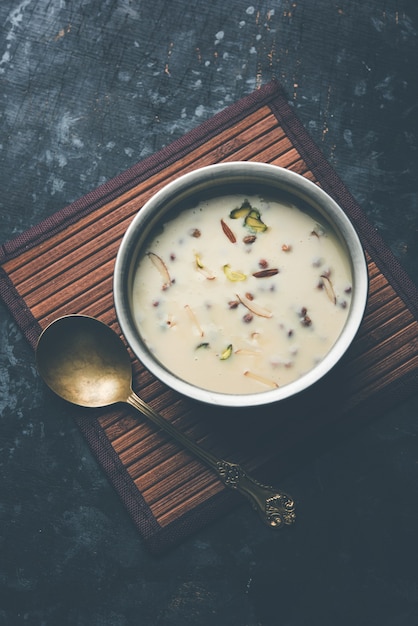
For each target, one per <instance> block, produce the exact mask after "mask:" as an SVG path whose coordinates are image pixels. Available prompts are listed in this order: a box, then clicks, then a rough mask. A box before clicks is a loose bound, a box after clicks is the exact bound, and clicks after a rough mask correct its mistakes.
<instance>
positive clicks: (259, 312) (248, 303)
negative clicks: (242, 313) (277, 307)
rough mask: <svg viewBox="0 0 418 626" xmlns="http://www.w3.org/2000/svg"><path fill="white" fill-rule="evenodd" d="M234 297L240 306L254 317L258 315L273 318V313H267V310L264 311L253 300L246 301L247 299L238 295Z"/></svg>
mask: <svg viewBox="0 0 418 626" xmlns="http://www.w3.org/2000/svg"><path fill="white" fill-rule="evenodd" d="M236 296H237V298H238V300H239V301H240V302H241V304H243V305H244V306H245V307H247V309H248V310H249V311H251V312H252V313H254V315H259V316H260V317H273V313H272V312H271V311H269V309H265V308H264V307H262V306H260V305H259V304H257V303H256V302H254V300H248V298H246V297H245V296H240V295H239V294H236Z"/></svg>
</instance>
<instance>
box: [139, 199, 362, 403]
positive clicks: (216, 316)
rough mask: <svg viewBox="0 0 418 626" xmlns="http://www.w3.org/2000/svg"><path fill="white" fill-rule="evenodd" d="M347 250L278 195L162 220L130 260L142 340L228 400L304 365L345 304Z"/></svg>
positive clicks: (205, 204) (290, 377) (220, 203)
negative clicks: (140, 252)
mask: <svg viewBox="0 0 418 626" xmlns="http://www.w3.org/2000/svg"><path fill="white" fill-rule="evenodd" d="M351 289H352V274H351V266H350V262H349V259H348V256H347V253H346V251H345V249H344V247H343V245H342V244H341V242H340V241H339V239H338V238H337V236H336V235H335V233H334V232H333V230H332V229H331V228H330V227H329V226H328V224H327V223H326V222H325V220H323V219H322V218H320V217H318V216H317V215H316V214H315V215H314V214H313V213H312V212H311V211H309V210H305V207H299V206H296V205H295V204H293V203H291V202H289V201H287V200H286V199H285V198H284V197H283V199H282V198H274V199H270V198H264V197H261V196H259V195H239V194H236V195H225V196H221V197H213V198H208V199H205V200H202V201H200V202H198V203H196V205H195V206H193V207H187V208H185V209H184V210H182V211H179V212H178V213H176V214H175V215H174V216H173V217H172V218H170V217H167V218H166V221H165V223H164V225H163V226H162V227H161V228H159V229H158V231H156V232H155V233H154V234H151V236H150V238H149V239H148V241H147V245H146V247H145V248H144V253H143V256H141V258H140V259H139V260H138V263H137V266H136V268H135V273H134V280H133V294H132V295H133V298H132V307H133V315H134V319H135V324H136V325H137V328H138V331H139V333H140V334H141V337H142V340H143V341H144V343H145V344H146V346H147V348H148V349H149V351H150V352H152V353H153V355H154V356H155V358H156V359H158V360H159V361H160V363H161V364H163V365H164V366H165V367H166V368H167V369H168V370H170V371H172V372H173V373H174V374H175V375H177V376H178V377H179V378H181V379H183V380H185V381H187V382H189V383H191V384H193V385H196V386H198V387H201V388H204V389H207V390H211V391H215V392H220V393H229V394H252V393H258V392H263V391H267V390H269V389H274V388H277V387H282V386H284V385H287V384H289V383H290V382H292V381H294V380H296V379H298V378H299V377H301V376H303V374H305V373H307V372H308V371H309V370H311V369H312V368H313V367H314V366H315V365H316V364H317V363H318V362H319V361H321V360H322V359H323V358H324V356H325V355H326V354H327V353H328V352H329V350H330V349H331V347H332V346H333V344H334V343H335V341H336V340H337V338H338V336H339V334H340V333H341V331H342V329H343V327H344V324H345V321H346V319H347V316H348V312H349V309H350V302H351Z"/></svg>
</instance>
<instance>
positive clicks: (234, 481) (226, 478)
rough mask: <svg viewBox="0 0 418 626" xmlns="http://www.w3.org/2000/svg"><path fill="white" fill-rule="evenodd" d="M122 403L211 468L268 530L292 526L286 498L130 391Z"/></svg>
mask: <svg viewBox="0 0 418 626" xmlns="http://www.w3.org/2000/svg"><path fill="white" fill-rule="evenodd" d="M126 401H127V403H128V404H130V405H131V406H133V407H134V408H135V409H137V411H139V412H140V413H142V414H143V415H145V416H146V417H148V418H149V419H150V420H151V421H152V422H153V423H154V424H156V425H157V426H158V427H159V428H161V430H163V431H164V432H166V433H167V434H169V435H170V436H171V437H172V438H173V439H174V440H175V441H177V442H178V443H180V444H181V445H182V446H183V447H184V448H186V449H187V450H189V452H192V453H193V454H194V455H195V456H197V457H198V458H199V459H200V460H201V461H203V462H204V463H206V465H208V466H209V467H211V468H212V469H213V470H214V471H215V472H216V474H217V475H218V477H219V478H220V480H221V481H222V482H223V484H224V485H225V486H226V487H229V488H231V489H236V490H237V491H239V492H240V493H241V494H242V495H244V496H245V497H246V498H247V499H248V500H249V501H250V503H251V505H252V507H253V508H254V509H255V510H256V511H257V512H258V513H259V514H260V516H261V518H262V520H263V521H264V522H265V523H266V524H267V525H268V526H270V527H271V528H281V527H282V526H283V525H290V524H293V522H294V521H295V519H296V515H295V504H294V501H293V500H292V498H290V496H288V495H287V494H285V493H281V492H279V491H277V490H275V489H273V487H268V486H266V485H262V484H261V483H259V482H258V481H256V480H255V479H254V478H252V477H251V476H249V475H248V474H247V473H246V472H245V471H244V470H243V469H242V467H241V466H240V465H238V464H237V463H229V462H228V461H224V460H222V459H218V458H217V457H216V456H215V455H213V454H212V453H211V452H208V451H207V450H204V449H203V448H201V447H200V446H199V445H198V444H197V443H195V442H194V441H192V440H191V439H189V438H188V437H187V436H186V435H184V434H183V433H182V432H181V431H179V430H178V429H177V428H176V427H175V426H173V425H172V424H171V422H168V421H167V420H166V419H164V418H163V417H162V416H161V415H160V414H159V413H157V412H156V411H154V409H153V408H152V407H151V406H149V405H148V404H147V403H146V402H144V401H143V400H142V399H141V398H139V396H137V395H136V394H135V393H134V392H133V391H132V392H131V394H130V395H129V397H128V398H127V400H126Z"/></svg>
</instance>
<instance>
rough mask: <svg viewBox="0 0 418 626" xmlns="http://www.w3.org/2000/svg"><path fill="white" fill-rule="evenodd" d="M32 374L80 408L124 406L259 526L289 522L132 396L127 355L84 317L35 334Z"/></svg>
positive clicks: (280, 508)
mask: <svg viewBox="0 0 418 626" xmlns="http://www.w3.org/2000/svg"><path fill="white" fill-rule="evenodd" d="M36 363H37V367H38V371H39V373H40V375H41V376H42V378H43V379H44V381H45V383H46V384H47V385H48V386H49V387H50V389H52V391H54V392H55V393H56V394H57V395H58V396H60V397H61V398H63V399H65V400H67V401H68V402H71V403H73V404H76V405H79V406H83V407H90V408H94V407H104V406H109V405H111V404H114V403H117V402H124V403H127V404H130V405H131V406H133V407H134V408H135V409H137V410H138V411H139V412H141V413H143V414H144V415H146V417H148V418H149V419H150V420H151V421H152V422H153V423H154V424H156V425H157V426H158V427H159V428H160V429H161V430H163V431H165V432H166V433H168V434H169V435H170V436H171V437H172V438H173V439H174V440H175V441H177V442H178V443H179V444H181V445H182V446H183V447H184V448H186V449H187V450H189V452H191V453H193V454H194V455H195V456H197V457H198V458H199V459H200V460H201V461H203V462H204V463H206V464H207V465H208V466H209V467H211V468H212V469H213V470H214V471H215V473H216V474H217V475H218V477H219V478H220V480H221V481H222V482H223V484H224V485H225V486H226V487H231V488H232V489H236V490H237V491H239V492H240V493H241V494H243V495H244V496H246V498H248V500H249V501H250V503H251V504H252V506H253V508H254V509H255V510H256V511H258V513H259V514H260V515H261V517H262V519H263V520H264V522H265V523H266V524H267V525H268V526H270V527H272V528H279V527H281V526H283V525H290V524H292V523H293V522H294V521H295V512H294V502H293V500H292V498H290V497H289V496H288V495H286V494H284V493H280V492H278V491H276V490H274V489H273V488H272V487H267V486H265V485H262V484H260V483H259V482H258V481H256V480H254V478H251V477H250V476H249V475H248V474H247V473H246V472H245V471H244V470H243V469H242V468H241V467H240V465H238V464H236V463H230V462H228V461H224V460H222V459H218V458H217V457H215V456H214V455H213V454H212V453H210V452H208V451H206V450H204V449H203V448H201V447H200V446H199V445H197V444H196V443H195V442H194V441H192V440H191V439H189V438H188V437H187V436H185V435H184V434H183V433H182V432H181V431H179V430H178V429H177V428H176V427H175V426H173V425H172V424H171V423H170V422H169V421H168V420H166V419H164V418H163V417H162V416H161V415H159V414H158V413H157V412H156V411H154V409H153V408H152V407H150V406H149V405H148V404H146V403H145V402H144V401H143V400H141V398H139V397H138V396H137V395H136V394H135V393H134V391H132V366H131V361H130V356H129V353H128V351H127V350H126V349H125V346H124V344H123V343H122V341H121V340H120V338H119V337H118V335H117V334H116V333H115V332H113V330H112V329H111V328H109V327H108V326H106V325H105V324H103V323H102V322H100V321H99V320H97V319H95V318H93V317H88V316H85V315H66V316H64V317H60V318H59V319H57V320H55V321H53V322H52V323H51V324H49V326H47V327H46V328H45V330H44V331H43V332H42V333H41V335H40V337H39V340H38V345H37V348H36Z"/></svg>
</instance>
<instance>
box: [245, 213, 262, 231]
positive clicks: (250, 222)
mask: <svg viewBox="0 0 418 626" xmlns="http://www.w3.org/2000/svg"><path fill="white" fill-rule="evenodd" d="M244 225H245V226H246V227H247V228H248V229H249V230H251V231H252V232H253V233H263V232H264V231H265V230H267V226H266V224H264V222H263V221H262V219H261V217H260V214H259V212H258V211H254V210H252V211H250V212H249V213H248V215H247V217H246V218H245V220H244Z"/></svg>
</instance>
